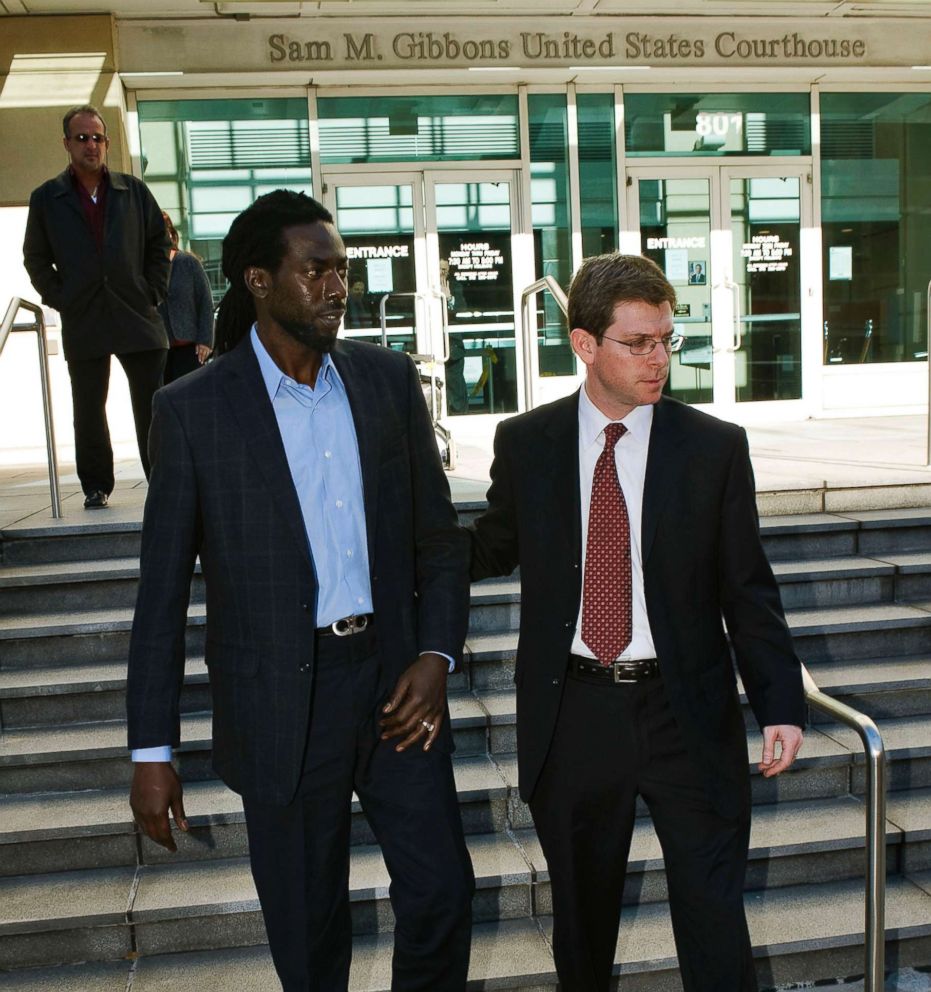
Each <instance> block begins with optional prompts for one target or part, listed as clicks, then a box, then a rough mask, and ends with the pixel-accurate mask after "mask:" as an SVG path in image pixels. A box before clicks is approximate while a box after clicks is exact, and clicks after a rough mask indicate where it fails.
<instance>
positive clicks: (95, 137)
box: [68, 131, 110, 145]
mask: <svg viewBox="0 0 931 992" xmlns="http://www.w3.org/2000/svg"><path fill="white" fill-rule="evenodd" d="M68 140H69V141H80V142H81V144H82V145H86V144H87V142H88V141H93V142H94V144H95V145H105V144H106V143H107V142H108V141H109V140H110V139H109V138H108V137H107V136H106V135H105V134H100V132H97V133H95V134H85V133H84V132H83V131H82V132H81V133H80V134H72V135H69V137H68Z"/></svg>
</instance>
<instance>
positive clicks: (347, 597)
mask: <svg viewBox="0 0 931 992" xmlns="http://www.w3.org/2000/svg"><path fill="white" fill-rule="evenodd" d="M251 340H252V348H253V350H254V351H255V357H256V358H257V359H258V362H259V369H260V370H261V373H262V379H263V381H264V382H265V388H266V389H267V390H268V397H269V399H270V400H271V403H272V407H273V409H274V411H275V419H276V420H277V421H278V430H279V432H280V433H281V441H282V444H283V445H284V451H285V456H286V458H287V460H288V468H290V470H291V478H292V480H293V481H294V489H295V491H296V492H297V498H298V501H299V502H300V505H301V516H302V517H303V518H304V530H305V531H306V533H307V543H308V546H309V547H310V548H311V549H312V552H311V557H312V559H313V562H314V569H315V572H316V577H317V603H316V626H317V627H326V626H329V624H331V623H333V621H334V620H340V619H342V618H343V617H348V616H352V615H353V614H361V613H371V612H372V586H371V583H370V581H369V557H368V543H367V535H366V530H365V504H364V502H363V490H362V466H361V464H360V462H359V442H358V440H357V438H356V428H355V424H354V423H353V419H352V410H351V408H350V406H349V396H348V394H347V393H346V386H345V384H344V383H343V380H342V379H341V378H340V375H339V372H337V370H336V366H335V365H334V364H333V359H332V358H330V356H329V355H326V354H325V355H324V356H323V361H322V362H321V363H320V370H319V371H318V372H317V381H316V383H315V384H314V388H313V389H311V388H310V387H309V386H304V385H302V384H301V383H299V382H296V381H295V380H294V379H292V378H291V377H290V376H287V375H285V374H284V372H282V371H281V369H279V368H278V366H277V365H276V364H275V362H274V360H273V359H272V357H271V355H269V353H268V352H267V351H266V350H265V346H264V345H263V344H262V342H261V340H260V339H259V335H258V333H257V332H256V329H255V325H253V327H252V334H251ZM443 657H445V658H447V660H448V662H449V670H450V671H452V670H453V668H454V667H455V663H454V661H453V659H452V658H449V656H448V655H443ZM132 760H133V761H171V747H168V746H164V747H147V748H136V749H135V750H134V751H133V752H132Z"/></svg>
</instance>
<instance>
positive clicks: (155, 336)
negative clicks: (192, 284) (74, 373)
mask: <svg viewBox="0 0 931 992" xmlns="http://www.w3.org/2000/svg"><path fill="white" fill-rule="evenodd" d="M109 180H110V181H109V188H108V189H107V194H106V201H105V208H104V239H103V251H102V252H99V251H98V250H97V245H96V243H95V242H94V236H93V234H92V233H91V229H90V227H89V225H88V223H87V220H86V219H85V217H84V211H83V208H82V206H81V200H80V197H79V196H78V193H77V190H75V188H74V183H73V181H72V179H71V174H70V172H69V170H68V169H65V171H64V172H62V173H61V174H60V175H58V176H56V177H55V178H54V179H49V180H48V182H45V183H43V184H42V185H41V186H39V187H38V189H35V190H33V192H32V196H31V197H30V199H29V216H28V218H27V220H26V238H25V240H24V242H23V261H24V263H25V266H26V271H27V272H28V273H29V278H30V279H31V280H32V284H33V286H35V288H36V289H37V290H38V292H39V294H40V295H41V297H42V302H43V303H45V304H46V305H47V306H50V307H52V308H53V309H55V310H57V311H58V312H59V313H60V314H61V337H62V345H63V347H64V352H65V358H66V359H67V360H68V361H69V362H71V361H82V360H85V359H91V358H100V357H102V356H103V355H122V354H127V353H129V352H134V351H149V350H152V349H157V348H167V347H168V335H167V334H166V332H165V325H164V324H163V323H162V319H161V317H160V316H159V315H158V311H157V310H156V307H157V305H158V304H159V303H161V301H162V300H163V299H164V298H165V294H166V293H167V292H168V270H169V260H168V239H167V237H166V235H165V222H164V221H163V220H162V212H161V210H160V209H159V206H158V204H157V203H156V202H155V198H154V197H153V196H152V194H151V193H150V192H149V190H148V187H147V186H146V185H145V184H144V183H142V182H140V181H139V180H138V179H136V178H135V177H133V176H127V175H124V174H123V173H121V172H111V173H110V174H109Z"/></svg>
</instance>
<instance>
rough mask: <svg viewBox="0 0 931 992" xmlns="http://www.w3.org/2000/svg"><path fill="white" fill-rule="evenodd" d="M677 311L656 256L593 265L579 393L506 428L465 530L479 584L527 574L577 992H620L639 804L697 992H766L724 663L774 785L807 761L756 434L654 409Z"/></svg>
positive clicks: (542, 832)
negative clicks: (621, 936) (612, 986)
mask: <svg viewBox="0 0 931 992" xmlns="http://www.w3.org/2000/svg"><path fill="white" fill-rule="evenodd" d="M675 303H676V294H675V290H674V289H673V288H672V286H671V285H670V284H669V282H668V281H667V279H666V277H665V276H664V274H663V273H662V271H661V270H660V269H659V268H658V267H657V266H656V265H654V264H653V262H651V261H649V260H647V259H645V258H641V257H639V256H634V255H619V254H614V255H602V256H599V257H597V258H590V259H588V260H586V261H585V262H584V263H583V264H582V266H581V267H580V269H579V271H578V272H577V273H576V276H575V278H574V279H573V282H572V287H571V289H570V291H569V327H570V328H571V331H570V340H571V343H572V348H573V350H574V352H575V354H576V356H577V357H578V359H579V361H580V362H581V363H582V364H583V365H584V366H585V384H584V386H583V387H582V388H581V389H580V390H579V392H578V393H576V394H574V395H573V396H571V397H568V398H565V399H562V400H558V401H557V402H555V403H551V404H548V405H546V406H543V407H540V408H538V409H536V410H532V411H530V412H529V413H525V414H523V415H521V416H519V417H515V418H513V419H511V420H508V421H505V422H504V423H502V424H501V425H500V426H499V428H498V432H497V436H496V438H495V459H494V463H493V465H492V468H491V487H490V489H489V490H488V509H487V510H486V512H485V513H484V514H483V515H482V516H481V517H479V519H478V520H477V521H476V523H475V525H474V528H473V530H472V537H473V558H472V577H473V579H481V578H485V577H488V576H492V575H507V574H509V573H510V572H511V571H513V569H514V568H515V567H517V566H519V567H520V576H521V621H520V640H519V643H518V649H517V661H516V670H515V682H516V684H517V751H518V755H517V756H518V769H519V776H520V794H521V797H522V798H523V799H524V800H525V801H526V802H528V803H529V804H530V809H531V812H532V813H533V818H534V823H535V825H536V828H537V833H538V836H539V839H540V843H541V846H542V849H543V853H544V855H545V857H546V862H547V866H548V868H549V875H550V881H551V886H552V898H553V950H554V957H555V960H556V969H557V972H558V974H559V979H560V982H561V984H562V987H563V988H565V989H571V990H572V992H607V989H608V986H609V982H610V978H611V973H612V968H613V964H614V957H615V948H616V944H617V937H618V925H619V920H620V914H621V903H622V892H623V886H624V878H625V874H626V869H627V858H628V853H629V850H630V843H631V837H632V833H633V828H634V819H635V813H636V802H637V798H638V797H640V798H642V799H643V801H644V802H645V803H646V806H647V807H648V809H649V811H650V814H651V816H652V819H653V825H654V828H655V831H656V835H657V838H658V840H659V843H660V845H661V846H662V851H663V856H664V859H665V866H666V880H667V885H668V890H669V903H670V909H671V915H672V925H673V931H674V935H675V941H676V948H677V951H678V955H679V964H680V968H681V972H682V984H683V987H684V989H685V992H752V990H755V989H756V988H757V984H756V977H755V974H754V967H753V957H752V953H751V945H750V939H749V935H748V930H747V922H746V919H745V915H744V907H743V884H744V875H745V870H746V862H747V848H748V843H749V830H750V779H749V775H748V765H747V747H746V737H745V729H744V723H743V719H742V716H741V709H740V700H739V697H738V693H737V685H736V679H735V672H734V665H733V661H734V660H736V663H737V669H738V670H739V672H740V675H741V678H742V681H743V686H744V689H745V690H746V693H747V698H748V700H749V703H750V706H751V708H752V709H753V712H754V715H755V717H756V719H757V721H758V722H759V725H760V727H761V728H762V730H763V753H762V761H761V763H760V765H759V770H760V772H761V773H762V775H764V776H765V777H767V778H770V777H772V776H774V775H778V774H779V773H780V772H782V771H784V770H785V769H786V768H788V767H789V766H790V765H791V764H792V762H793V760H794V759H795V755H796V753H797V752H798V749H799V747H800V746H801V743H802V731H801V726H802V723H803V721H804V697H803V691H802V680H801V669H800V665H799V661H798V658H797V657H796V655H795V652H794V650H793V647H792V641H791V637H790V635H789V631H788V628H787V626H786V622H785V617H784V615H783V611H782V606H781V603H780V599H779V591H778V589H777V586H776V583H775V580H774V579H773V574H772V570H771V569H770V567H769V564H768V562H767V561H766V557H765V555H764V553H763V549H762V546H761V543H760V536H759V529H758V520H757V513H756V503H755V493H754V484H753V473H752V469H751V466H750V457H749V451H748V447H747V439H746V435H745V433H744V431H743V430H742V429H740V428H739V427H736V426H735V425H733V424H728V423H724V422H723V421H720V420H716V419H715V418H713V417H710V416H707V415H706V414H703V413H699V412H698V411H695V410H692V409H690V408H689V407H687V406H685V405H683V404H681V403H679V402H677V401H675V400H673V399H671V398H669V397H666V396H663V387H664V386H665V384H666V380H667V378H668V376H669V364H670V355H671V353H672V352H674V351H676V350H677V348H678V347H679V346H680V345H681V341H682V339H681V337H680V336H679V335H677V334H676V333H675V330H674V324H673V313H674V308H675ZM725 625H726V629H727V635H725ZM728 638H729V640H730V645H729V644H728ZM634 900H635V897H634V896H633V895H630V896H629V897H628V901H629V902H630V901H634Z"/></svg>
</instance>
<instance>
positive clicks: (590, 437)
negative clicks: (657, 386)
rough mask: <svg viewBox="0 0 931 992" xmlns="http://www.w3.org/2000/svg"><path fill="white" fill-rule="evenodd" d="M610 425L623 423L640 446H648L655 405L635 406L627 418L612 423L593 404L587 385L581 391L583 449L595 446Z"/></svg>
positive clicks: (580, 425)
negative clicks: (586, 388)
mask: <svg viewBox="0 0 931 992" xmlns="http://www.w3.org/2000/svg"><path fill="white" fill-rule="evenodd" d="M610 423H621V424H623V425H624V426H625V427H626V428H627V432H628V433H629V434H630V435H631V436H632V437H633V438H634V440H635V441H636V442H637V443H638V444H646V443H647V442H648V441H649V439H650V428H651V427H652V426H653V404H652V403H647V404H646V405H644V406H635V407H634V408H633V410H631V411H630V413H628V414H627V416H626V417H622V418H621V419H620V420H619V421H612V420H611V418H610V417H606V416H605V415H604V414H603V413H602V412H601V410H599V409H598V407H597V406H595V404H594V403H592V401H591V399H589V396H588V393H587V392H586V391H585V385H584V383H583V384H582V388H581V389H580V390H579V439H580V440H581V442H582V447H583V448H587V447H588V446H589V445H592V444H594V443H595V442H596V441H597V440H598V438H599V437H600V436H601V433H602V432H603V431H604V429H605V427H606V426H607V425H608V424H610Z"/></svg>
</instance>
